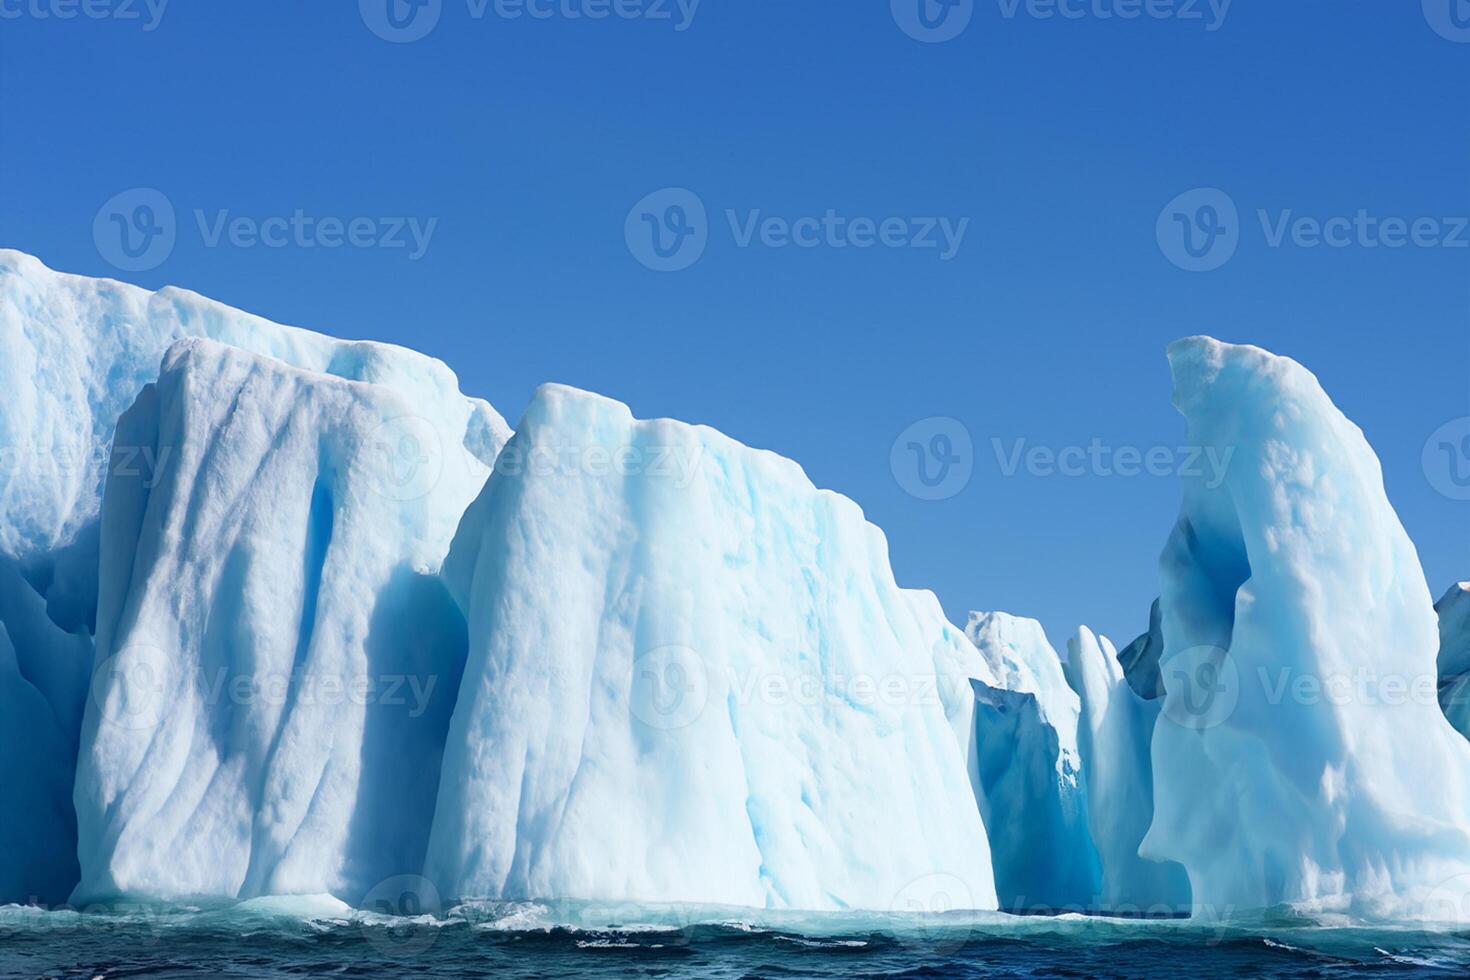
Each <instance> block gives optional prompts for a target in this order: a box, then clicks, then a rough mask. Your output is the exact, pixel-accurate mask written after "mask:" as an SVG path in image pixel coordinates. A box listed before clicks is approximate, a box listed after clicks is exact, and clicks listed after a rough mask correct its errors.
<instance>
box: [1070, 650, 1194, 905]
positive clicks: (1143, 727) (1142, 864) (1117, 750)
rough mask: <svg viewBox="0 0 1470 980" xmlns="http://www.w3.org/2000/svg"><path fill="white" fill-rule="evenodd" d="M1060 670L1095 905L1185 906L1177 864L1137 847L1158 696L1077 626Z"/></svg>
mask: <svg viewBox="0 0 1470 980" xmlns="http://www.w3.org/2000/svg"><path fill="white" fill-rule="evenodd" d="M1064 669H1065V671H1066V676H1067V683H1068V684H1070V685H1071V687H1072V689H1073V690H1074V691H1076V692H1077V694H1078V696H1079V697H1080V698H1081V720H1080V724H1079V730H1078V734H1077V746H1078V750H1079V752H1080V753H1081V756H1082V771H1083V773H1084V774H1085V775H1086V778H1087V808H1088V823H1089V825H1090V827H1091V831H1092V840H1093V841H1094V842H1095V844H1096V847H1097V853H1098V858H1099V860H1100V863H1101V865H1102V884H1101V891H1100V893H1099V895H1100V899H1101V901H1100V902H1099V905H1100V906H1101V908H1102V909H1104V910H1112V911H1119V912H1133V913H1136V912H1139V911H1150V910H1152V911H1155V912H1163V911H1167V912H1172V913H1174V914H1178V913H1180V912H1182V911H1185V910H1187V909H1189V908H1190V901H1189V880H1188V879H1187V878H1186V877H1185V874H1184V869H1183V868H1181V867H1180V866H1179V865H1177V864H1174V863H1172V862H1169V863H1165V862H1159V861H1150V860H1148V859H1146V858H1143V857H1140V856H1139V854H1138V845H1139V844H1140V843H1141V842H1142V841H1143V835H1144V834H1145V833H1146V832H1147V831H1148V825H1149V821H1150V820H1151V819H1152V816H1153V807H1154V804H1153V766H1152V763H1151V761H1150V757H1149V752H1150V749H1149V744H1150V742H1151V741H1152V738H1153V730H1154V724H1155V722H1156V721H1157V719H1158V717H1159V702H1158V701H1157V700H1152V699H1148V700H1146V699H1144V698H1142V697H1140V696H1139V695H1138V693H1137V692H1136V691H1135V690H1134V689H1133V687H1132V686H1131V685H1130V684H1129V683H1128V681H1127V679H1126V678H1125V676H1124V673H1123V666H1122V664H1121V663H1120V661H1119V657H1118V654H1117V651H1116V650H1114V648H1113V644H1112V641H1110V640H1109V639H1108V638H1107V637H1105V636H1095V635H1094V634H1093V632H1092V631H1091V630H1089V629H1088V628H1087V627H1085V626H1084V627H1081V628H1080V629H1079V630H1078V631H1077V635H1076V636H1075V637H1073V638H1072V639H1070V640H1068V641H1067V662H1066V664H1065V668H1064Z"/></svg>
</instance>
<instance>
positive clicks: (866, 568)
mask: <svg viewBox="0 0 1470 980" xmlns="http://www.w3.org/2000/svg"><path fill="white" fill-rule="evenodd" d="M445 574H446V576H447V577H448V578H449V581H450V584H451V587H452V589H453V591H454V593H455V595H456V596H458V597H460V599H461V602H463V603H464V604H465V607H466V609H467V611H468V620H469V659H468V664H467V667H466V671H465V677H464V682H463V684H462V686H461V689H460V701H459V707H458V708H457V709H456V711H455V715H454V721H453V724H452V726H451V730H450V735H449V742H448V745H447V747H446V749H445V752H444V772H443V777H442V778H441V780H440V788H439V801H438V806H437V810H436V813H435V822H434V831H433V835H432V838H431V840H430V845H429V858H428V863H427V870H426V872H425V873H426V876H427V877H428V878H429V879H430V880H432V881H434V882H435V883H436V884H437V886H438V888H439V890H440V892H441V893H443V894H444V895H446V896H476V897H482V898H522V897H527V896H545V895H552V896H577V897H581V898H586V899H594V900H651V901H673V902H699V903H716V904H733V905H744V906H755V907H760V908H765V907H772V908H804V909H817V910H821V909H843V908H870V909H872V908H876V909H890V908H895V907H897V908H900V909H903V910H906V911H907V910H922V911H933V910H935V909H936V908H937V907H951V908H953V907H969V908H994V907H995V906H996V894H995V885H994V880H993V877H992V871H991V865H990V853H989V848H988V847H987V845H986V835H985V828H984V827H983V825H982V823H981V819H980V814H979V809H978V807H977V805H976V799H975V787H974V782H973V774H974V772H975V762H974V755H975V744H974V720H973V716H974V695H973V693H972V690H971V686H970V681H971V679H972V678H976V677H978V678H982V679H989V680H991V681H992V682H993V680H994V679H993V678H991V677H990V674H989V672H988V671H987V670H986V667H985V665H984V663H983V662H982V661H981V659H980V657H979V656H978V655H977V653H976V651H975V650H974V648H973V647H972V646H971V645H970V644H969V643H968V642H967V641H966V640H965V638H964V636H963V634H961V633H960V632H959V631H958V630H956V629H955V628H954V627H953V626H951V625H950V624H949V623H948V622H946V621H945V618H944V616H943V614H942V613H941V611H940V609H939V605H938V602H937V601H936V600H935V599H934V597H933V596H932V595H929V594H927V593H911V592H906V591H904V590H902V589H900V588H898V586H897V585H896V584H895V583H894V580H893V574H892V572H891V571H890V569H889V564H888V553H887V545H886V542H885V540H884V538H883V535H882V534H881V532H879V531H878V530H877V528H875V527H873V526H872V525H871V524H868V523H867V522H866V521H865V520H864V519H863V515H862V513H861V511H859V509H858V508H857V506H856V505H855V504H853V503H852V502H851V501H849V500H847V499H846V498H844V497H841V496H838V495H837V494H833V493H829V492H823V491H819V490H817V489H815V488H814V487H813V486H812V484H811V483H810V482H809V481H808V480H807V479H806V477H805V475H804V474H803V473H802V471H801V469H800V468H799V467H798V466H797V465H796V464H794V463H792V462H790V461H788V460H785V459H782V458H780V457H778V456H776V455H774V454H772V453H768V452H761V451H757V450H753V449H748V448H746V447H744V446H741V445H740V444H738V443H736V442H734V441H733V440H730V439H728V438H726V437H724V436H722V435H720V434H719V433H717V432H715V431H713V430H711V429H707V428H702V427H695V426H688V425H683V424H680V423H677V422H671V421H662V420H660V421H635V420H634V419H633V417H632V416H631V415H630V414H629V412H628V410H627V408H625V407H624V406H622V405H620V404H618V403H616V402H612V401H609V400H607V399H604V398H600V397H597V396H594V395H589V394H586V393H583V392H579V391H575V390H573V389H570V388H565V387H560V386H547V387H543V388H542V389H541V390H540V391H539V392H538V394H537V396H536V398H535V399H534V401H533V403H532V404H531V406H530V407H529V409H528V410H527V412H526V414H525V417H524V418H523V420H522V421H521V423H520V427H519V429H518V431H517V433H516V436H515V438H514V439H513V440H512V441H511V443H510V444H509V445H508V446H507V447H506V449H505V451H504V453H503V454H502V455H501V458H500V460H499V461H498V462H497V464H496V468H495V473H494V475H493V476H492V477H491V478H490V481H489V483H488V484H487V485H486V488H485V491H484V493H483V494H482V495H481V497H480V498H479V500H478V501H477V502H476V503H475V504H474V506H473V507H472V508H471V509H470V511H469V513H468V514H467V515H466V518H465V521H464V523H463V525H462V526H461V528H460V531H459V535H458V536H457V537H456V539H455V542H454V547H453V549H452V551H451V553H450V556H449V559H448V561H447V562H446V565H445Z"/></svg>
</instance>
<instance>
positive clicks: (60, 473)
mask: <svg viewBox="0 0 1470 980" xmlns="http://www.w3.org/2000/svg"><path fill="white" fill-rule="evenodd" d="M187 336H204V337H213V338H217V339H220V340H222V341H226V342H228V343H230V344H232V345H235V346H237V347H240V348H244V349H247V350H251V351H255V352H257V353H262V354H267V355H270V356H272V357H275V358H278V359H280V360H283V361H286V362H289V363H291V364H294V365H296V366H298V367H301V368H305V369H308V370H311V371H314V372H318V373H321V374H325V375H334V376H337V377H341V378H346V379H351V380H354V381H363V382H371V383H373V384H375V385H377V386H379V387H383V388H391V389H393V390H394V391H396V392H397V393H398V394H399V395H400V396H401V401H400V402H399V411H401V412H403V413H405V417H401V418H398V419H394V420H391V422H390V424H389V425H388V427H387V428H385V429H384V430H382V431H381V432H379V433H378V435H379V436H380V437H382V439H383V441H384V442H387V441H391V442H392V444H393V445H392V446H390V447H388V448H390V449H394V451H395V453H396V457H397V458H398V460H399V465H398V467H397V469H396V471H395V473H396V483H395V489H394V491H393V492H394V493H395V494H396V495H398V496H400V497H414V496H423V495H425V494H426V493H427V492H428V491H427V488H428V487H430V486H434V485H437V484H439V483H443V484H445V485H446V486H449V485H454V486H460V487H461V488H462V489H461V491H460V495H461V496H463V497H464V499H470V498H471V497H472V496H473V493H474V492H475V489H477V488H478V487H479V485H480V484H481V483H482V482H483V480H484V478H485V476H486V474H488V472H489V463H490V462H491V461H493V459H494V457H495V453H496V451H497V450H498V449H499V447H500V446H501V445H502V444H503V443H504V441H505V440H506V439H508V438H509V429H508V427H507V426H506V425H505V422H504V420H502V419H501V418H500V416H499V415H497V414H496V413H495V412H494V410H493V409H491V408H490V406H489V405H487V404H485V403H484V402H481V401H477V400H473V399H467V398H465V397H464V396H463V395H461V394H460V393H459V391H458V388H457V385H456V382H455V379H454V375H453V374H452V373H451V372H450V371H449V369H448V368H446V367H445V366H444V365H443V364H441V363H439V362H438V361H435V360H433V359H431V358H428V357H425V356H424V355H422V354H419V353H417V352H414V351H410V350H406V349H403V348H396V347H390V346H386V345H381V344H371V343H349V342H345V341H340V340H335V339H333V338H330V337H326V336H323V335H320V334H314V333H310V332H308V331H304V330H298V329H295V328H291V327H283V326H280V325H278V324H274V323H271V322H269V321H266V320H263V319H260V318H259V317H255V316H251V315H249V314H246V313H242V312H240V311H237V310H232V309H230V308H228V307H225V306H222V305H220V304H218V303H214V302H212V301H210V300H207V299H204V298H203V297H200V296H197V295H195V294H193V293H188V292H185V291H183V290H178V289H164V290H160V291H158V292H156V293H151V292H148V291H146V290H142V289H138V288H136V287H133V286H129V285H125V284H123V283H118V282H113V281H110V280H102V279H89V278H84V277H80V276H71V275H64V274H60V273H56V272H52V271H51V270H50V269H47V268H46V267H45V266H44V265H42V264H41V263H40V262H39V261H37V260H36V259H34V258H31V257H30V256H27V255H23V254H21V253H18V252H13V251H8V250H0V385H3V387H4V390H5V391H6V392H7V393H8V394H7V396H6V399H5V400H4V402H3V403H0V627H3V628H4V631H5V633H6V635H7V637H8V641H7V644H8V646H7V649H8V650H9V651H10V654H9V655H8V656H7V657H6V665H7V666H6V667H5V668H4V669H0V705H4V706H5V707H4V711H3V718H0V725H4V726H6V729H5V730H6V731H7V732H18V731H25V732H28V733H30V734H29V737H27V738H25V739H16V738H7V739H5V741H4V743H3V744H4V745H7V746H11V747H12V749H11V750H10V751H8V752H3V753H0V755H3V756H4V757H3V759H0V768H3V777H4V783H3V784H4V786H5V793H6V796H7V799H11V800H15V801H24V802H17V803H15V804H14V805H12V806H10V807H9V808H8V809H7V810H6V812H5V814H4V819H0V902H3V901H26V900H29V899H32V898H37V899H40V900H43V901H61V900H64V899H65V898H66V894H67V892H69V891H70V889H71V887H72V886H73V885H74V884H75V883H76V880H77V858H76V854H75V845H76V840H75V834H74V827H73V822H74V816H73V811H72V807H71V803H70V798H71V796H72V786H71V784H72V774H73V771H74V768H75V766H76V762H77V757H78V752H79V738H80V729H81V718H82V709H83V705H84V703H85V701H86V699H87V681H88V678H89V676H90V673H91V669H92V665H93V659H94V658H93V650H92V632H93V631H94V629H95V617H96V611H97V603H98V581H99V579H98V553H99V541H100V521H99V514H100V507H101V504H100V498H101V492H102V487H103V483H104V481H105V479H106V477H107V473H108V469H109V462H110V461H112V462H113V463H114V464H115V465H116V467H117V468H118V469H120V470H121V471H123V472H127V473H143V472H151V471H152V470H153V468H154V467H155V465H156V464H157V463H158V462H160V461H159V460H158V459H157V458H156V457H155V455H154V453H155V447H154V446H152V445H151V444H147V445H138V444H129V442H130V440H124V441H123V443H121V444H120V445H119V446H118V447H117V449H118V450H119V451H118V453H116V454H114V453H113V451H112V442H113V431H114V427H115V426H116V425H117V423H118V420H119V417H120V416H121V415H122V414H123V412H124V411H125V410H126V409H127V408H128V407H129V406H130V405H132V404H133V402H134V400H135V399H137V398H138V396H139V393H140V392H141V391H142V390H143V388H144V386H145V385H147V384H148V383H149V382H150V381H152V380H153V379H154V378H156V377H157V375H158V371H159V364H160V361H161V360H162V358H163V356H164V352H165V350H166V349H167V348H168V346H169V345H170V344H171V343H173V342H174V341H175V340H177V339H179V338H182V337H187ZM228 408H229V404H228V403H227V402H222V403H221V404H220V405H218V406H216V409H217V410H218V411H219V412H225V411H227V410H228ZM139 441H140V440H131V442H133V443H136V442H139ZM395 447H396V448H395ZM436 499H437V498H436ZM458 516H459V514H458V512H457V511H454V510H453V509H452V508H448V509H445V510H444V511H442V512H436V513H435V514H433V515H432V516H431V518H429V520H431V522H432V524H433V525H434V526H433V529H432V534H431V537H433V538H434V539H435V540H436V541H438V542H439V544H438V546H436V548H431V549H428V550H427V551H425V552H424V553H423V554H420V555H417V556H416V558H417V559H418V560H419V563H420V564H421V565H422V566H423V567H424V568H425V569H426V570H429V571H432V570H433V569H434V568H436V567H437V562H438V560H439V559H441V558H442V555H443V552H444V551H445V550H447V543H448V541H449V539H450V537H451V536H452V534H453V531H454V527H455V525H456V523H457V520H458ZM434 551H437V557H435V556H434V555H433V554H431V552H434ZM301 561H302V559H301V556H300V555H294V556H292V557H291V560H290V567H297V566H299V565H300V564H301ZM111 584H112V585H113V586H114V588H124V587H126V584H125V583H118V582H116V581H114V582H112V583H111ZM176 588H177V590H178V592H179V593H180V596H181V599H180V601H194V598H193V597H192V596H190V595H189V588H188V586H187V583H183V582H180V583H176ZM21 718H25V719H27V721H26V722H25V723H24V724H22V723H21V721H20V720H19V719H21Z"/></svg>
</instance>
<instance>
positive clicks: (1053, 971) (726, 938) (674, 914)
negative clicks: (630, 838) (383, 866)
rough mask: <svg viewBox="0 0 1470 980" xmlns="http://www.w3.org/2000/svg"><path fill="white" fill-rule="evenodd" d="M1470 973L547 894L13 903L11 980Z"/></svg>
mask: <svg viewBox="0 0 1470 980" xmlns="http://www.w3.org/2000/svg"><path fill="white" fill-rule="evenodd" d="M1467 973H1470V931H1465V932H1455V931H1434V930H1423V929H1411V928H1393V927H1383V926H1366V925H1362V924H1343V923H1332V922H1322V921H1315V920H1311V919H1308V918H1304V917H1299V916H1295V915H1289V914H1283V915H1279V916H1275V917H1272V916H1261V917H1257V918H1256V919H1255V920H1253V921H1251V922H1236V921H1231V922H1229V923H1228V924H1227V923H1215V924H1203V923H1199V922H1189V921H1182V920H1153V921H1145V920H1118V919H1102V918H1092V917H1084V916H1076V915H1067V916H1060V917H1047V918H1042V917H1034V916H1010V915H1005V914H998V913H963V914H961V913H954V914H947V915H943V916H925V917H920V918H913V917H903V916H877V915H867V914H863V915H856V914H854V915H826V916H804V915H794V914H793V915H774V914H769V913H759V914H756V913H743V912H741V911H739V910H703V911H701V912H698V913H695V912H692V911H690V910H671V909H664V910H657V909H641V910H635V909H631V908H627V907H607V906H602V907H598V906H586V905H583V906H569V905H542V904H536V903H517V904H497V905H486V906H475V907H461V908H459V909H454V910H451V911H450V912H448V913H447V914H445V915H442V916H436V917H429V916H422V917H409V918H392V917H387V916H381V915H375V914H372V913H363V912H350V911H347V910H346V909H345V908H335V907H333V906H332V904H331V903H330V902H329V901H328V900H300V899H295V900H268V901H257V902H249V903H244V904H241V905H236V906H233V907H230V908H212V909H205V908H179V907H170V908H160V907H141V906H136V907H124V908H112V909H108V910H105V911H88V912H83V913H79V912H74V911H70V910H64V911H42V910H39V909H30V908H21V907H16V906H10V907H6V908H0V976H4V977H7V978H8V977H68V978H69V977H78V978H85V980H102V978H114V977H116V978H123V977H168V978H198V977H300V976H344V977H495V978H506V980H510V978H523V977H524V978H530V977H546V978H562V977H653V978H679V977H699V978H722V977H728V978H755V977H768V978H790V977H832V978H841V980H858V978H867V977H1126V978H1135V977H1179V976H1185V977H1189V978H1191V980H1206V978H1213V977H1232V978H1234V977H1257V976H1276V977H1356V976H1456V975H1465V974H1467Z"/></svg>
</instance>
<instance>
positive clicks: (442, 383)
mask: <svg viewBox="0 0 1470 980" xmlns="http://www.w3.org/2000/svg"><path fill="white" fill-rule="evenodd" d="M183 337H208V338H212V339H214V340H218V341H221V342H222V343H226V344H230V345H231V346H234V347H239V348H242V349H244V350H248V351H252V352H254V353H257V354H264V355H266V356H269V357H273V358H276V359H277V360H280V361H285V362H286V363H287V364H292V365H295V366H296V367H299V368H303V369H305V370H309V371H315V372H319V373H322V374H330V375H335V376H337V377H341V378H346V379H349V380H352V381H369V382H373V383H375V384H380V385H384V386H387V387H390V388H394V389H395V390H397V391H398V392H399V393H400V394H402V395H403V396H404V397H405V398H407V399H408V401H409V403H410V404H411V405H412V406H413V411H414V412H415V413H416V414H419V415H425V416H429V417H430V418H431V420H432V421H433V422H435V423H437V424H438V427H439V428H440V429H442V432H443V435H444V437H445V438H446V440H447V444H446V445H445V446H444V447H442V451H443V453H444V458H443V465H444V466H445V467H449V468H457V469H459V470H460V471H462V472H463V473H464V474H465V475H466V476H468V475H472V474H473V473H474V471H475V470H476V468H477V467H479V466H481V465H482V464H488V463H489V462H490V461H493V459H494V451H495V448H496V447H497V446H499V445H500V444H501V443H503V442H504V441H505V439H506V438H508V437H509V431H508V429H507V427H506V425H505V421H504V420H503V419H501V418H500V416H499V415H498V414H496V412H495V410H494V409H492V408H491V407H490V406H489V405H487V404H486V403H485V402H483V401H479V400H475V399H467V398H465V397H463V396H462V395H460V393H459V388H458V383H457V381H456V379H455V377H454V374H453V373H452V372H451V371H450V370H449V368H447V367H446V366H445V365H444V364H443V363H442V362H440V361H436V360H434V359H433V358H431V357H427V356H425V355H423V354H420V353H418V352H417V351H412V350H408V349H406V348H402V347H393V346H390V345H387V344H376V343H369V342H356V343H354V342H348V341H342V340H338V339H336V338H333V337H328V336H325V335H323V334H318V333H312V332H310V331H308V330H301V329H298V328H295V327H284V326H281V325H279V324H276V323H272V322H270V321H269V320H265V319H262V318H260V317H257V316H252V315H250V314H248V313H242V312H241V311H239V310H235V309H231V308H230V307H228V306H225V305H223V304H220V303H216V302H214V301H213V300H209V299H206V298H204V297H203V296H199V295H197V294H195V293H191V292H188V291H186V290H182V289H175V288H173V287H169V288H166V289H161V290H159V291H157V292H149V291H147V290H145V289H139V288H138V287H136V286H130V285H127V284H125V283H120V282H114V281H112V280H110V279H92V278H87V277H84V276H73V275H66V274H63V273H57V272H53V271H51V270H50V269H48V268H46V267H45V266H44V265H42V264H41V262H40V261H39V260H37V259H34V258H32V257H31V256H28V255H24V254H22V253H20V252H15V251H10V250H5V249H0V389H3V390H4V391H6V392H7V393H8V394H7V396H6V399H5V405H4V408H3V410H0V449H3V451H4V452H5V453H6V454H7V456H8V458H7V459H5V460H4V463H5V464H6V465H4V466H3V467H0V553H3V554H8V555H14V556H17V557H29V556H31V555H33V554H35V553H36V552H41V551H48V550H52V549H55V548H58V547H60V546H62V545H66V544H70V543H71V542H72V541H74V540H75V539H76V538H77V537H78V535H80V534H81V533H82V532H83V531H84V530H85V529H86V527H87V526H88V525H89V524H91V523H92V522H93V521H94V520H95V518H96V515H97V512H98V508H99V500H100V495H101V491H102V484H103V481H104V478H105V475H106V468H107V462H108V450H107V447H108V446H109V445H110V444H111V441H112V430H113V427H114V426H115V425H116V424H117V420H118V418H119V417H120V416H121V415H122V413H123V412H124V411H125V410H126V409H127V408H128V406H130V405H131V404H132V403H133V399H135V398H136V397H137V396H138V393H139V392H140V391H141V390H142V389H143V386H144V385H145V384H147V383H148V382H150V381H152V380H153V379H154V378H155V377H157V375H158V365H159V362H160V361H161V360H162V358H163V354H164V351H166V350H167V349H168V347H169V345H170V344H172V343H173V342H174V341H176V340H179V339H181V338H183ZM457 445H458V446H463V448H464V450H465V452H458V453H455V452H450V450H451V449H453V448H454V447H455V446H457ZM483 474H484V470H483V469H479V475H480V476H481V478H483Z"/></svg>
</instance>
